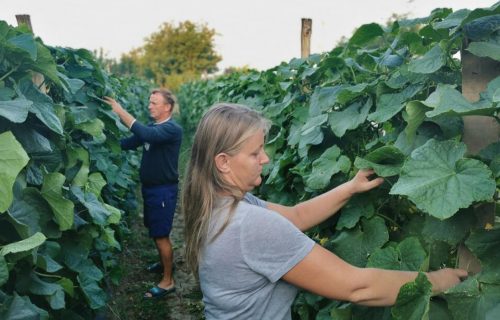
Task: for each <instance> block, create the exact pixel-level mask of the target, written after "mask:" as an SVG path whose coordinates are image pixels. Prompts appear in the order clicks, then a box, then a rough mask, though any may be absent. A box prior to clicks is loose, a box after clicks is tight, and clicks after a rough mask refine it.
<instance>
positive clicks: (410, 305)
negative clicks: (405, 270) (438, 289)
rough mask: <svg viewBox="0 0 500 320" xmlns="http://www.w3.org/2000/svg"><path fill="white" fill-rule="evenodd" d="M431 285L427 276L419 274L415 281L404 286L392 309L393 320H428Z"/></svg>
mask: <svg viewBox="0 0 500 320" xmlns="http://www.w3.org/2000/svg"><path fill="white" fill-rule="evenodd" d="M431 295H432V284H431V283H430V282H429V280H427V276H426V275H425V274H423V273H419V274H418V276H417V278H416V279H415V281H413V282H410V283H407V284H405V285H404V286H402V287H401V290H400V291H399V294H398V298H397V300H396V305H395V306H394V307H393V308H392V314H393V316H394V319H395V320H425V319H429V306H430V298H431Z"/></svg>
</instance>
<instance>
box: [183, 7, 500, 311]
mask: <svg viewBox="0 0 500 320" xmlns="http://www.w3.org/2000/svg"><path fill="white" fill-rule="evenodd" d="M499 25H500V5H499V4H498V3H497V4H495V5H493V6H492V7H490V8H479V9H475V10H466V9H464V10H458V11H455V12H453V11H452V10H450V9H436V10H434V11H433V12H432V13H431V14H430V15H429V16H428V17H425V18H420V19H413V20H400V21H394V22H393V23H390V24H389V25H387V26H381V25H379V24H375V23H372V24H366V25H363V26H361V27H359V28H358V29H357V30H356V31H355V32H354V34H353V35H352V37H351V38H349V39H348V40H347V41H345V42H344V43H342V44H340V45H338V46H337V47H335V48H334V49H333V50H331V51H330V52H326V53H322V54H313V55H311V56H310V57H308V58H307V59H293V60H291V61H290V62H289V63H282V64H280V65H279V66H276V67H274V68H272V69H269V70H266V71H262V72H258V71H251V72H247V73H243V74H232V75H229V76H224V77H219V78H216V79H211V80H207V81H200V82H193V83H190V84H186V85H184V86H183V87H181V89H180V91H179V94H178V96H179V101H180V104H181V107H182V109H181V110H182V118H183V120H184V122H183V125H184V127H185V128H186V130H188V129H193V130H194V128H195V126H196V123H197V121H198V120H199V117H200V116H201V115H202V114H203V112H204V111H205V110H206V109H207V108H208V107H209V106H210V105H212V104H213V103H216V102H231V103H238V104H244V105H248V106H251V107H253V108H255V109H257V110H259V111H261V112H262V113H263V114H264V115H265V116H266V117H268V118H269V119H271V120H272V122H273V126H272V128H271V130H270V133H269V135H268V140H267V143H266V151H267V153H268V155H269V157H270V163H269V165H267V166H266V168H265V170H264V172H263V175H264V178H263V181H264V182H263V184H262V186H260V187H259V189H258V190H255V192H256V193H257V194H258V195H260V196H261V197H263V198H264V199H266V200H269V201H273V202H278V203H282V204H294V203H297V202H299V201H303V200H307V199H309V198H312V197H314V196H316V195H318V194H320V193H322V192H325V191H327V190H330V189H331V188H333V187H335V186H336V185H338V184H340V183H342V182H345V181H346V180H348V179H349V178H351V177H352V176H353V175H354V174H355V172H356V171H357V170H359V169H363V168H372V169H374V170H375V172H376V174H377V175H378V176H381V177H384V179H385V183H384V184H383V185H382V186H381V187H379V188H377V189H376V190H372V191H370V192H368V193H366V194H362V195H358V196H355V197H353V198H352V199H351V200H350V201H349V203H348V204H347V205H346V206H345V207H344V208H343V209H342V210H341V212H340V214H338V215H335V216H334V217H333V218H331V219H329V220H328V221H326V222H324V223H322V224H321V225H319V226H318V227H316V228H314V229H312V230H309V231H308V234H309V235H310V236H311V237H312V238H313V239H315V240H316V241H317V242H318V243H320V244H321V245H323V246H324V247H326V248H328V249H329V250H331V251H333V252H334V253H335V254H337V255H338V256H340V257H341V258H343V259H345V260H346V261H348V262H349V263H351V264H353V265H355V266H358V267H380V268H385V269H394V270H412V271H420V272H426V271H430V270H436V269H439V268H442V267H456V266H457V265H458V264H459V261H458V260H459V259H460V258H461V255H460V254H458V251H459V250H468V251H470V252H471V253H472V255H473V256H474V259H476V260H477V262H478V263H479V264H480V267H481V271H480V272H477V273H475V274H471V276H470V277H469V278H468V279H467V280H466V281H464V282H462V283H461V284H460V285H458V286H456V287H454V288H452V289H450V290H448V291H447V292H445V293H444V294H441V295H439V296H432V290H431V286H430V283H429V282H428V281H427V279H426V277H423V276H419V277H418V278H417V279H416V280H415V282H413V283H409V284H407V285H405V286H404V287H403V288H402V289H401V291H400V294H399V297H398V301H397V303H396V305H395V306H393V307H390V308H389V307H387V308H371V307H362V306H358V305H354V304H350V303H346V302H342V301H331V300H327V299H324V298H322V297H319V296H316V295H313V294H311V293H306V292H303V293H301V294H300V295H299V297H298V298H297V299H296V301H295V303H294V307H293V309H294V317H295V318H300V319H304V320H305V319H363V320H370V319H373V320H375V319H377V320H380V319H382V320H383V319H405V320H406V319H435V320H438V319H439V320H446V319H456V320H461V319H469V320H473V319H495V318H497V317H498V316H500V305H499V304H498V301H500V274H499V273H498V265H499V264H500V254H499V253H498V252H499V250H500V247H499V244H500V227H499V214H498V210H497V209H495V208H496V206H498V201H499V199H498V196H497V194H498V189H499V184H500V143H499V142H494V143H491V144H490V145H488V146H487V147H485V148H483V149H482V150H481V152H480V153H479V154H477V155H472V154H470V153H468V152H467V146H466V145H465V143H464V140H463V138H464V120H463V117H464V116H470V115H480V116H483V117H486V119H489V120H491V121H492V122H494V123H495V122H496V123H498V122H499V110H500V105H499V102H500V77H497V78H494V79H492V80H491V81H489V83H488V85H487V87H486V88H485V89H484V91H482V92H481V93H480V97H479V99H478V100H477V101H475V102H471V101H468V100H467V99H465V98H464V96H463V95H462V92H461V91H462V65H461V61H460V52H461V51H462V52H465V53H468V54H473V55H475V56H476V57H477V58H478V59H486V60H488V61H496V62H499V61H500V55H499V53H500V41H499V39H500V33H499V27H498V26H499ZM497 65H498V63H497ZM480 208H483V209H484V211H487V212H488V213H487V216H488V219H489V220H487V221H488V222H486V223H485V222H482V221H480V219H478V214H477V212H478V211H480Z"/></svg>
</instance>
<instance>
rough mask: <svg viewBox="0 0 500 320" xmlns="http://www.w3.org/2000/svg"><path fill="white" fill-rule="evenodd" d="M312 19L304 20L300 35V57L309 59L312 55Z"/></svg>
mask: <svg viewBox="0 0 500 320" xmlns="http://www.w3.org/2000/svg"><path fill="white" fill-rule="evenodd" d="M311 33H312V19H307V18H302V31H301V33H300V57H301V58H307V57H309V55H310V54H311Z"/></svg>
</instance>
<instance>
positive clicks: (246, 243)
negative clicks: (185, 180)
mask: <svg viewBox="0 0 500 320" xmlns="http://www.w3.org/2000/svg"><path fill="white" fill-rule="evenodd" d="M231 202H232V200H231V199H229V198H224V199H221V200H220V201H219V203H218V206H217V207H218V209H216V210H214V212H213V221H212V224H211V228H210V232H209V239H210V238H211V236H213V235H214V234H215V232H217V231H218V230H219V229H220V227H221V226H222V225H223V223H224V222H225V221H226V218H227V215H228V212H229V207H230V204H231ZM313 246H314V241H312V240H311V239H310V238H309V237H307V236H306V235H305V234H304V233H302V232H301V231H300V230H299V229H297V227H295V226H294V225H293V224H292V223H291V222H290V221H289V220H287V219H286V218H284V217H283V216H281V215H280V214H278V213H276V212H274V211H271V210H268V209H267V208H266V203H265V202H264V201H262V200H260V199H258V198H256V197H255V196H252V195H251V194H247V195H246V196H245V199H244V201H240V202H239V203H238V205H237V207H236V209H235V211H234V214H233V216H232V217H231V220H230V223H229V224H228V226H227V227H226V229H225V230H224V231H223V232H222V234H220V235H219V236H218V237H217V238H216V239H215V240H214V241H212V242H210V243H208V245H206V246H205V247H204V250H202V256H201V260H200V266H199V277H200V285H201V290H202V292H203V302H204V304H205V316H206V319H207V320H210V319H238V320H240V319H259V320H260V319H263V320H265V319H272V320H279V319H291V304H292V302H293V300H294V298H295V296H296V294H297V288H296V287H294V286H293V285H291V284H289V283H287V282H285V281H283V280H280V279H281V277H282V276H283V275H284V274H286V273H287V272H288V271H289V270H290V269H291V268H292V267H294V266H295V265H296V264H297V263H298V262H300V261H301V260H302V259H304V257H305V256H306V255H307V254H308V253H309V252H310V251H311V250H312V248H313Z"/></svg>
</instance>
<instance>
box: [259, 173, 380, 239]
mask: <svg viewBox="0 0 500 320" xmlns="http://www.w3.org/2000/svg"><path fill="white" fill-rule="evenodd" d="M372 174H373V171H372V170H360V171H358V173H357V174H356V176H355V177H354V178H352V180H350V181H348V182H346V183H343V184H341V185H340V186H338V187H336V188H334V189H332V190H330V191H328V192H325V193H323V194H321V195H319V196H317V197H315V198H313V199H310V200H307V201H304V202H301V203H299V204H297V205H295V206H293V207H287V206H283V205H280V204H277V203H272V202H268V203H267V207H268V209H270V210H273V211H276V212H278V213H280V214H281V215H283V216H284V217H286V218H287V219H288V220H290V221H291V222H292V223H293V224H294V225H295V226H296V227H297V228H299V229H300V230H301V231H305V230H307V229H309V228H311V227H314V226H315V225H317V224H319V223H321V222H323V221H324V220H326V219H327V218H329V217H330V216H332V215H333V214H335V213H336V212H337V211H338V210H339V209H340V208H342V207H343V206H344V205H345V204H346V203H347V201H348V200H349V199H350V198H351V197H352V195H354V194H355V193H360V192H365V191H368V190H370V189H373V188H375V187H377V186H379V185H380V184H382V182H384V180H383V179H382V178H376V179H373V180H370V179H369V178H370V176H371V175H372Z"/></svg>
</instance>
